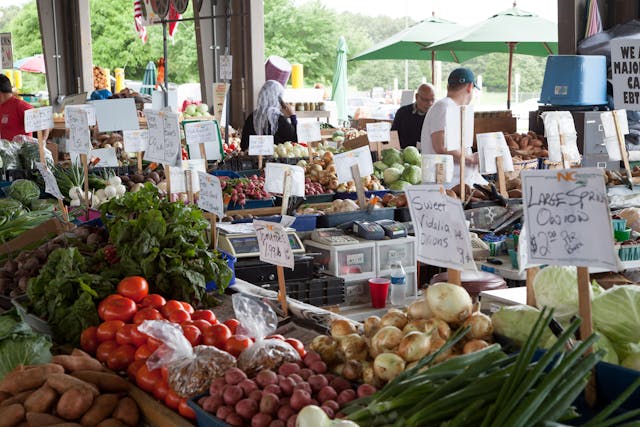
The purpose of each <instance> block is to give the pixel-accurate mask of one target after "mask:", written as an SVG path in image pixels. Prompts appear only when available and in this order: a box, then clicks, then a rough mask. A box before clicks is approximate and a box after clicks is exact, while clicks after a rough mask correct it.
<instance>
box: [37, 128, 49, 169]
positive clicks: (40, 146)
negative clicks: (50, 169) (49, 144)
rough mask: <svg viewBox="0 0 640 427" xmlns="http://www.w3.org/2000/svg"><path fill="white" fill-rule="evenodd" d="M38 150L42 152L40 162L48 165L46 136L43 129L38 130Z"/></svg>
mask: <svg viewBox="0 0 640 427" xmlns="http://www.w3.org/2000/svg"><path fill="white" fill-rule="evenodd" d="M38 152H39V153H40V163H42V164H43V165H46V164H47V156H46V155H45V152H44V136H43V134H42V131H41V130H39V131H38Z"/></svg>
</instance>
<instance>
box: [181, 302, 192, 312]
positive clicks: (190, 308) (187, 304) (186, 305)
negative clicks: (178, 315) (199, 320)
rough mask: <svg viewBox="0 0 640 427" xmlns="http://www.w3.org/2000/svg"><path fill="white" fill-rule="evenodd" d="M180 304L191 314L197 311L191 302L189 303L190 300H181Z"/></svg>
mask: <svg viewBox="0 0 640 427" xmlns="http://www.w3.org/2000/svg"><path fill="white" fill-rule="evenodd" d="M180 304H182V308H183V309H184V310H185V311H186V312H187V313H189V314H193V313H194V312H195V310H194V309H193V306H192V305H191V304H189V303H188V302H184V301H180Z"/></svg>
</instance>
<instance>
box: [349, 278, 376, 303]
mask: <svg viewBox="0 0 640 427" xmlns="http://www.w3.org/2000/svg"><path fill="white" fill-rule="evenodd" d="M372 277H374V276H373V275H370V276H369V277H366V278H364V277H363V278H359V279H356V280H349V281H345V282H344V303H342V304H341V305H342V306H345V307H350V306H354V305H362V304H371V294H369V279H371V278H372Z"/></svg>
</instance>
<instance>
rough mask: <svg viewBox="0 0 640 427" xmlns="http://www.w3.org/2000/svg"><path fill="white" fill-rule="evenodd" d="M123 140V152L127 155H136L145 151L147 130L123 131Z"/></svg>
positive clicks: (147, 139) (147, 141)
mask: <svg viewBox="0 0 640 427" xmlns="http://www.w3.org/2000/svg"><path fill="white" fill-rule="evenodd" d="M122 139H123V140H124V151H126V152H127V153H138V152H140V151H146V150H147V146H148V145H149V131H148V130H147V129H138V130H124V131H122Z"/></svg>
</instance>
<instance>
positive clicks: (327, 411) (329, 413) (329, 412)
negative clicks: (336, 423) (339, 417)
mask: <svg viewBox="0 0 640 427" xmlns="http://www.w3.org/2000/svg"><path fill="white" fill-rule="evenodd" d="M320 409H322V410H323V411H324V413H325V414H327V416H328V417H329V418H333V417H334V414H335V411H334V410H333V409H332V408H330V407H328V406H325V405H322V406H321V407H320Z"/></svg>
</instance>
